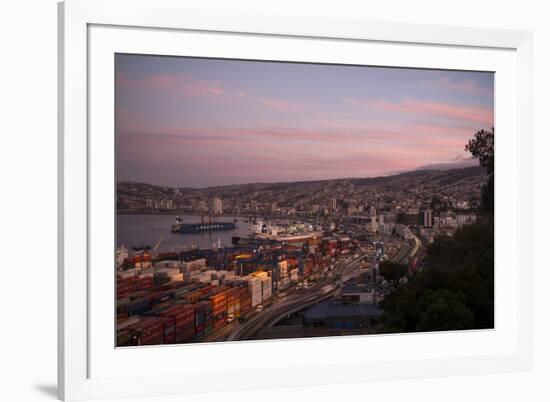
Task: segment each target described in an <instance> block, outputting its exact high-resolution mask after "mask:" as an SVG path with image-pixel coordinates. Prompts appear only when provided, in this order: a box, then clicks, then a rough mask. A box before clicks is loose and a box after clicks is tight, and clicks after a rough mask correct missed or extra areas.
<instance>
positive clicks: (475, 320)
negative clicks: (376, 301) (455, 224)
mask: <svg viewBox="0 0 550 402" xmlns="http://www.w3.org/2000/svg"><path fill="white" fill-rule="evenodd" d="M493 235H494V234H493V220H492V218H490V217H488V218H486V219H485V220H483V221H482V222H480V223H477V224H474V225H469V226H465V227H464V228H462V229H460V230H459V231H457V233H456V234H455V235H454V236H453V237H452V238H448V237H439V238H436V240H435V241H434V243H433V244H432V245H431V246H430V247H429V248H428V255H427V257H426V260H425V267H424V269H423V270H422V271H421V272H419V273H417V274H416V275H414V276H413V277H412V278H410V280H409V281H408V282H407V283H406V284H405V285H402V286H399V287H398V288H397V289H395V291H393V292H391V293H389V294H388V295H386V297H385V298H384V300H383V301H382V302H381V303H380V306H381V307H382V309H383V310H384V314H383V315H382V317H381V320H380V326H379V328H378V331H379V332H415V331H440V330H453V329H454V330H459V329H481V328H492V327H493V326H494V317H493V315H494V302H493V300H494V269H493V265H494V258H493V254H494V246H493V244H494V243H493Z"/></svg>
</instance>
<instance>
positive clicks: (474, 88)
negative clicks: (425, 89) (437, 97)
mask: <svg viewBox="0 0 550 402" xmlns="http://www.w3.org/2000/svg"><path fill="white" fill-rule="evenodd" d="M422 84H425V85H428V86H435V87H440V88H445V89H452V90H456V91H461V92H468V93H472V94H476V95H483V96H493V95H494V93H493V90H491V89H490V88H484V87H480V86H479V85H477V84H476V82H475V81H474V80H461V81H452V80H451V79H450V78H449V77H439V78H437V79H435V80H431V81H422Z"/></svg>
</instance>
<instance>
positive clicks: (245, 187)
mask: <svg viewBox="0 0 550 402" xmlns="http://www.w3.org/2000/svg"><path fill="white" fill-rule="evenodd" d="M475 162H476V163H477V161H475ZM461 163H462V162H456V163H452V165H454V166H455V168H454V169H446V168H444V167H442V166H440V165H428V166H425V167H423V168H419V169H417V170H413V171H410V172H403V173H398V174H394V175H391V176H379V177H365V178H342V179H331V180H314V181H299V182H278V183H248V184H234V185H227V186H216V187H207V188H200V189H197V188H181V187H164V186H156V185H151V184H146V183H136V182H127V181H125V182H119V183H118V185H117V189H118V192H119V194H126V195H128V196H131V195H133V194H138V193H140V194H141V195H143V194H144V193H145V194H146V193H150V194H151V195H154V194H159V193H164V194H172V195H173V194H174V193H176V192H180V193H186V194H197V195H198V194H202V195H205V196H214V195H223V196H228V197H231V196H234V195H237V194H242V193H254V192H261V193H270V194H278V193H285V192H293V191H305V192H307V191H319V189H320V188H321V189H323V188H327V189H328V188H334V187H338V186H341V185H348V184H352V185H355V186H359V187H369V186H389V187H394V188H402V187H410V186H416V185H419V184H422V185H436V186H449V185H456V184H459V183H460V182H463V181H468V182H479V183H482V182H484V181H485V179H486V172H485V169H484V168H481V167H480V166H478V165H476V166H468V167H462V165H461ZM442 165H445V167H447V166H446V165H448V164H442ZM449 165H451V164H449ZM457 165H458V166H460V167H457Z"/></svg>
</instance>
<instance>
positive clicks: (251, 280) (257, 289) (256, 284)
mask: <svg viewBox="0 0 550 402" xmlns="http://www.w3.org/2000/svg"><path fill="white" fill-rule="evenodd" d="M246 279H247V282H248V290H249V291H250V293H251V295H252V307H256V306H257V305H258V304H261V303H262V280H261V279H260V278H258V277H256V276H252V275H251V276H248V277H247V278H246Z"/></svg>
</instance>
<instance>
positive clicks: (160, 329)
mask: <svg viewBox="0 0 550 402" xmlns="http://www.w3.org/2000/svg"><path fill="white" fill-rule="evenodd" d="M126 331H129V334H130V340H129V341H128V344H129V345H131V346H141V345H160V344H162V343H163V342H164V332H165V331H164V319H163V318H160V317H144V318H143V319H142V320H140V321H139V322H138V323H136V324H132V325H129V326H127V327H126Z"/></svg>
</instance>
